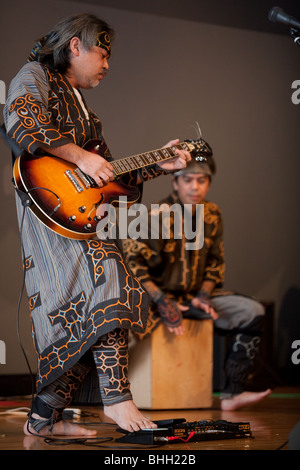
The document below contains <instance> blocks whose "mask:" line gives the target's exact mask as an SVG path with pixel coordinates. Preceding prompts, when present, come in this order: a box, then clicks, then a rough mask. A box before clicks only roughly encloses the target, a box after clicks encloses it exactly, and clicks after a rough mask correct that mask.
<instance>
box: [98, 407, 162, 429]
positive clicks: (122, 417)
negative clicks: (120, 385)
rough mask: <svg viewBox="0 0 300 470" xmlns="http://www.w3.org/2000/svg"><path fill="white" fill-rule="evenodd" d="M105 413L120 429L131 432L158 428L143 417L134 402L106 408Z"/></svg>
mask: <svg viewBox="0 0 300 470" xmlns="http://www.w3.org/2000/svg"><path fill="white" fill-rule="evenodd" d="M103 411H104V414H105V416H107V417H108V418H111V419H112V420H113V421H114V422H115V423H116V424H117V425H118V426H119V427H120V428H122V429H125V430H126V431H129V432H132V431H139V430H140V429H154V428H157V425H156V424H155V423H153V422H152V421H150V420H149V419H148V418H146V417H145V416H144V415H142V413H141V412H140V411H139V410H138V409H137V407H136V405H135V404H134V403H133V401H132V400H127V401H122V402H120V403H116V404H115V405H110V406H104V408H103Z"/></svg>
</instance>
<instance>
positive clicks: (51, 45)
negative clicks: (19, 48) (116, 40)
mask: <svg viewBox="0 0 300 470" xmlns="http://www.w3.org/2000/svg"><path fill="white" fill-rule="evenodd" d="M102 31H107V32H108V34H109V35H110V38H111V39H112V38H113V36H114V31H113V29H112V28H111V27H110V26H109V25H108V24H107V23H106V22H105V21H103V20H101V19H99V18H97V17H96V16H94V15H91V14H88V13H82V14H79V15H74V16H70V17H68V18H66V19H64V20H62V21H60V22H59V23H57V25H56V26H54V28H53V29H52V31H50V32H49V33H48V34H47V35H46V36H44V37H43V38H41V39H40V43H41V46H42V47H41V48H40V50H39V52H38V56H37V60H38V61H39V62H41V63H43V64H45V65H47V66H48V67H49V68H50V69H51V70H58V71H59V72H61V73H64V72H65V71H66V70H67V69H68V68H69V66H70V41H71V39H72V38H73V37H78V38H79V39H80V40H81V42H82V45H83V47H84V48H85V50H87V51H88V50H90V49H91V48H92V47H93V46H95V45H96V44H97V38H98V35H99V33H101V32H102Z"/></svg>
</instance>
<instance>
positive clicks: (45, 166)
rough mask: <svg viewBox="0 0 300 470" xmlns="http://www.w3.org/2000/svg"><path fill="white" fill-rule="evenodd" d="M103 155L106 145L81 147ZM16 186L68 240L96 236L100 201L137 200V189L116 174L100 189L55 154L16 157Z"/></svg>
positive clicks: (43, 219) (100, 216)
mask: <svg viewBox="0 0 300 470" xmlns="http://www.w3.org/2000/svg"><path fill="white" fill-rule="evenodd" d="M84 148H85V150H88V151H90V152H93V153H97V154H98V155H100V156H102V157H104V158H105V157H106V152H107V147H106V145H105V144H104V143H102V141H100V140H91V141H89V142H87V144H86V146H85V147H84ZM13 176H14V180H15V184H16V187H17V188H18V189H19V190H21V191H23V192H25V193H27V195H28V199H29V198H30V200H31V202H32V204H30V205H29V208H30V210H31V211H32V212H33V213H34V214H35V215H36V216H37V217H38V219H39V220H40V221H41V222H42V223H44V224H45V225H46V226H47V227H48V228H50V229H51V230H53V231H55V232H56V233H58V234H60V235H62V236H64V237H67V238H71V239H76V240H84V239H88V238H92V237H94V236H95V235H96V231H97V224H98V223H99V221H100V220H102V219H103V218H104V217H106V216H107V212H105V211H104V210H100V209H101V206H102V205H103V204H113V205H118V199H119V197H123V198H125V197H126V198H127V203H128V204H127V205H128V206H129V205H131V204H133V203H134V202H136V201H137V200H138V199H139V196H140V192H139V190H138V188H136V187H134V186H128V185H126V184H125V183H124V182H123V181H122V178H121V177H119V178H118V179H116V180H115V181H112V182H110V183H108V184H107V185H105V186H103V187H102V188H100V187H98V186H95V185H93V180H92V179H91V178H88V177H87V175H84V174H83V173H82V172H81V171H80V170H79V169H78V168H77V167H76V165H73V164H72V163H69V162H67V161H65V160H62V159H60V158H57V157H52V156H51V157H49V156H42V157H33V156H31V155H29V154H22V155H21V156H19V157H18V158H17V160H16V162H15V164H14V170H13Z"/></svg>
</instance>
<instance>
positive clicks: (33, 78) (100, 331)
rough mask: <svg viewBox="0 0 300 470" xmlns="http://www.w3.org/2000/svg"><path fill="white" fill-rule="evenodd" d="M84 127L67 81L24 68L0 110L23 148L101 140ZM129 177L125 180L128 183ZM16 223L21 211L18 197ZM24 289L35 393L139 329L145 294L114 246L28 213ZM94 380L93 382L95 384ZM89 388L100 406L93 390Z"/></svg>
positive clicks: (93, 123)
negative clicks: (109, 341) (103, 342)
mask: <svg viewBox="0 0 300 470" xmlns="http://www.w3.org/2000/svg"><path fill="white" fill-rule="evenodd" d="M88 112H89V122H88V120H87V119H86V116H85V114H84V111H83V108H82V106H81V105H80V103H79V101H78V98H77V96H76V94H75V93H74V90H73V89H72V87H71V86H70V84H69V82H68V81H67V79H66V78H65V77H63V76H62V75H60V74H59V73H50V71H49V70H48V69H47V68H45V67H42V66H41V65H40V64H39V63H37V62H29V63H27V64H26V65H25V66H24V67H23V68H22V69H21V70H20V72H19V73H18V75H17V76H16V77H15V78H14V80H13V81H12V83H11V87H10V91H9V96H8V99H7V103H6V107H5V110H4V115H5V124H6V129H7V132H8V134H9V135H10V136H11V137H12V138H13V139H15V140H16V141H17V142H18V144H19V145H20V146H21V148H22V149H23V150H26V151H28V152H29V153H31V154H33V155H35V154H36V153H37V152H38V151H39V148H41V147H43V148H45V147H46V148H47V147H49V148H51V147H52V148H53V147H56V146H60V145H63V144H66V143H70V142H73V143H75V144H77V145H79V146H81V147H82V146H83V145H84V144H85V143H86V142H87V141H88V140H89V139H91V138H93V139H95V138H96V139H103V136H102V126H101V122H100V121H99V119H98V118H97V117H96V116H95V114H94V113H93V112H92V111H91V110H90V109H89V108H88ZM160 173H162V172H161V171H159V169H158V168H157V167H156V166H153V167H150V168H149V169H148V170H146V171H145V170H143V173H141V172H140V171H136V172H132V173H131V174H130V175H128V178H129V180H130V184H136V181H137V177H138V176H139V177H140V178H142V180H143V181H145V180H147V179H151V178H152V177H155V176H157V175H158V174H160ZM129 180H128V181H129ZM16 201H17V211H18V218H19V223H20V224H21V220H22V216H23V210H24V208H23V206H22V204H21V201H20V199H19V197H18V196H17V197H16ZM22 242H23V245H24V252H25V270H26V289H27V293H28V297H29V305H30V312H31V318H32V334H33V339H34V344H35V348H36V351H37V356H38V373H37V391H40V390H41V389H42V388H43V387H45V386H46V385H47V384H49V383H51V382H52V381H53V380H55V379H56V378H57V377H59V376H60V375H61V374H63V373H64V372H65V371H67V370H68V369H70V368H71V367H72V365H74V364H75V363H76V362H77V361H78V360H79V359H80V358H81V357H82V356H83V355H84V354H85V353H86V351H88V350H89V349H90V347H91V345H93V344H94V343H95V342H96V340H97V339H98V338H99V337H100V336H102V335H104V334H105V333H107V332H109V331H111V330H113V329H115V328H125V329H129V330H132V331H135V332H142V331H143V330H144V328H145V326H146V319H147V312H148V305H149V300H148V294H147V293H146V292H145V290H144V289H143V287H142V285H141V283H140V282H139V281H138V280H137V279H136V278H135V277H134V276H133V275H132V273H131V272H130V271H129V269H128V267H127V265H126V264H125V263H124V261H123V258H122V255H121V253H120V251H119V249H118V248H117V246H116V244H115V243H114V242H113V241H109V240H105V241H101V240H99V239H94V240H93V239H91V240H87V241H77V240H71V239H68V238H64V237H62V236H60V235H58V234H56V233H54V232H53V231H51V230H49V229H48V228H47V227H45V226H44V225H43V224H42V223H41V222H40V221H39V220H38V219H37V218H36V217H35V216H34V215H33V214H32V212H31V211H30V210H29V209H26V214H25V217H24V222H23V226H22ZM96 383H98V382H97V381H96V380H95V381H94V384H96ZM93 393H94V391H93V388H89V390H88V394H89V399H90V400H91V401H95V402H96V401H98V386H97V385H95V395H94V396H93V397H92V398H91V396H92V395H93Z"/></svg>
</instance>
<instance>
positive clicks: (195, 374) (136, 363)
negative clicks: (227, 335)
mask: <svg viewBox="0 0 300 470" xmlns="http://www.w3.org/2000/svg"><path fill="white" fill-rule="evenodd" d="M184 325H185V334H184V335H183V336H175V335H174V334H172V333H170V332H169V331H168V329H167V328H166V326H165V325H163V324H161V325H159V326H158V327H157V328H156V330H155V331H154V332H153V333H152V334H151V335H150V336H149V337H146V338H145V339H143V340H142V341H139V342H137V343H136V344H134V345H133V346H130V347H129V371H128V372H129V373H128V376H129V380H130V382H131V391H132V395H133V400H134V402H135V404H136V405H137V407H138V408H141V409H150V410H153V409H155V410H164V409H189V408H209V407H211V405H212V376H213V374H212V372H213V322H212V320H209V319H205V320H191V319H184Z"/></svg>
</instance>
